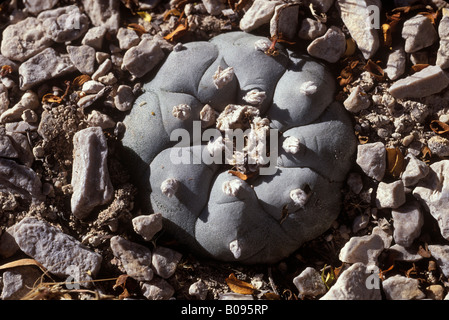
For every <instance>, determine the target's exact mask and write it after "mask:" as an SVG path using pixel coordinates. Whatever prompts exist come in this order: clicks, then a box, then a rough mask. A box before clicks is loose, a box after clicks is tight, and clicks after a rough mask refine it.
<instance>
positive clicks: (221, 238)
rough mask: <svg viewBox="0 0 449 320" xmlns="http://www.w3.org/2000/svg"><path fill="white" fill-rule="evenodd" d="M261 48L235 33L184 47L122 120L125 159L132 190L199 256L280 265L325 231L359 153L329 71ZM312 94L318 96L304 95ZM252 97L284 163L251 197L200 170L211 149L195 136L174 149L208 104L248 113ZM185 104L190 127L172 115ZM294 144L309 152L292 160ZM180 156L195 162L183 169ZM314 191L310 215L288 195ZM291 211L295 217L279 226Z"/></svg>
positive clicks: (241, 185)
mask: <svg viewBox="0 0 449 320" xmlns="http://www.w3.org/2000/svg"><path fill="white" fill-rule="evenodd" d="M258 41H259V42H260V41H266V39H265V38H263V37H258V36H254V35H251V34H247V33H243V32H230V33H225V34H222V35H219V36H217V37H215V38H213V39H212V40H211V41H210V42H190V43H186V44H185V45H184V49H183V50H181V51H174V52H172V53H170V54H169V56H168V57H167V59H166V61H165V62H164V64H163V65H162V66H161V67H160V69H158V72H157V73H156V75H155V77H154V78H153V79H152V81H151V82H149V83H146V84H144V88H143V89H144V94H143V95H141V96H140V97H137V99H136V101H135V103H134V107H133V108H132V109H131V112H130V113H129V115H127V116H126V117H125V119H124V121H123V123H124V124H125V126H126V132H125V135H124V137H123V139H122V142H123V146H124V150H123V155H124V156H125V157H126V158H127V160H126V161H128V163H129V164H130V166H131V167H132V169H133V171H134V172H133V176H134V177H135V178H134V179H135V183H136V184H137V185H139V186H140V187H141V188H142V189H141V190H147V191H145V192H143V196H144V197H146V199H145V200H143V201H144V203H151V205H152V209H153V210H154V212H160V213H161V214H162V215H163V217H164V221H166V222H167V223H166V224H165V223H164V228H165V225H166V226H167V228H166V230H167V232H169V233H171V234H173V235H174V236H175V237H176V238H177V239H178V241H180V243H183V244H184V245H186V246H187V247H188V248H189V249H190V250H191V251H192V252H193V253H197V254H203V255H205V256H207V257H213V258H215V259H219V260H225V261H236V260H237V261H242V262H244V263H261V262H264V263H268V262H269V261H270V262H274V261H277V260H279V259H281V258H282V257H286V256H287V255H289V254H291V253H292V252H293V251H294V250H296V249H297V248H298V246H300V245H301V244H302V243H303V241H306V239H312V238H314V237H316V236H318V235H320V234H322V233H323V232H324V231H326V230H327V229H328V228H329V227H330V225H331V224H332V222H333V221H334V219H335V218H336V216H337V215H338V212H339V211H340V210H339V207H340V197H339V196H338V194H339V193H340V192H339V190H340V188H341V186H342V184H343V183H344V182H345V180H346V175H347V172H348V171H349V169H350V168H351V167H352V165H353V156H354V153H355V149H356V141H355V137H354V133H353V128H352V125H351V123H350V121H349V118H348V115H347V114H346V112H345V110H344V108H343V106H342V105H340V104H338V103H333V88H335V87H334V86H335V83H334V80H333V77H332V76H331V74H330V72H328V71H327V69H326V68H325V67H324V66H323V65H322V64H320V63H318V62H316V61H314V60H313V59H311V58H310V57H309V56H305V55H302V56H297V55H295V54H292V53H291V52H289V51H288V50H285V49H283V48H282V47H281V46H279V50H280V54H279V55H277V56H274V57H273V56H269V55H266V54H264V53H263V52H262V51H260V50H258V49H256V48H255V43H257V42H258ZM131 50H132V49H131ZM243 61H244V62H243ZM219 66H220V67H222V69H223V70H225V69H227V68H228V67H233V68H234V75H235V76H234V77H233V80H231V81H230V82H228V83H227V84H226V85H225V86H224V87H222V88H221V89H217V88H216V86H215V85H214V81H213V75H214V74H215V72H216V71H217V69H218V67H219ZM261 66H263V68H262V67H261ZM174 72H176V74H177V77H176V79H175V80H176V81H174V79H173V74H174ZM237 79H238V81H237ZM262 79H263V80H262ZM305 85H307V88H310V87H311V88H313V90H301V89H304V86H305ZM254 89H257V91H259V92H265V95H266V99H265V100H263V102H262V103H261V105H260V106H259V107H258V108H257V109H256V108H254V109H256V110H260V112H261V114H264V116H265V117H267V118H268V119H269V120H270V121H271V123H270V126H271V127H272V128H276V129H278V130H280V131H281V132H283V133H284V135H282V136H280V137H279V142H278V146H279V148H278V157H277V159H274V158H273V160H272V161H273V162H272V163H276V168H273V169H274V170H273V171H275V172H274V173H273V174H271V173H269V174H267V173H264V174H260V175H259V177H258V178H257V180H256V181H255V182H254V183H253V186H254V188H251V186H250V185H249V184H248V183H247V182H239V181H242V180H239V179H238V178H236V177H235V176H232V175H230V174H228V173H227V171H226V170H219V169H220V167H221V165H220V163H218V162H219V161H217V162H213V161H211V162H212V163H210V162H209V164H208V163H206V162H205V161H202V159H201V154H203V155H206V154H207V153H206V152H207V146H205V145H199V144H196V143H199V142H200V141H198V139H197V138H195V137H196V135H193V134H190V137H193V138H195V143H194V145H193V146H190V140H189V143H188V145H189V146H186V145H187V144H184V146H182V145H177V146H173V142H170V135H171V134H172V132H173V131H174V130H175V129H185V130H187V131H188V132H193V130H194V125H196V124H199V125H200V126H201V121H200V112H201V110H202V109H203V108H204V105H205V104H209V105H210V106H213V109H214V110H216V111H217V112H223V110H225V108H226V107H227V106H228V105H230V104H234V105H235V104H246V103H245V102H244V98H245V97H246V94H247V93H248V92H250V91H251V90H254ZM180 104H183V105H188V106H189V107H190V108H189V110H190V117H189V118H188V119H185V120H181V119H178V118H176V117H175V116H173V113H172V111H173V107H174V106H178V105H180ZM298 106H301V108H298ZM227 110H229V108H228V109H227ZM246 110H249V109H248V108H246ZM148 115H152V116H148ZM217 119H218V118H217ZM194 121H198V123H196V122H194ZM214 131H215V130H214ZM336 132H338V134H336ZM174 133H176V132H174ZM275 136H276V135H274V136H273V137H275ZM287 136H293V137H296V138H298V139H299V140H300V141H301V143H303V145H304V146H305V147H304V148H302V151H299V152H298V153H297V154H291V153H287V152H285V150H284V149H283V148H282V144H283V141H284V140H285V138H286V137H287ZM318 141H319V142H318ZM183 142H186V141H183ZM273 145H274V143H273ZM203 152H204V153H203ZM179 154H183V155H185V159H187V160H188V161H186V163H178V162H177V161H176V160H177V159H176V158H177V157H176V155H179ZM189 160H190V161H189ZM223 169H224V168H223ZM260 169H261V170H262V168H260ZM169 179H173V180H175V181H177V182H176V183H172V184H171V185H169V186H173V185H176V186H177V188H172V189H171V190H172V192H164V191H163V190H161V186H164V187H165V186H166V181H172V180H169ZM148 182H149V183H148ZM223 185H224V186H225V189H224V190H225V191H230V192H229V194H228V193H225V192H224V191H223ZM229 186H231V188H228V187H229ZM235 186H237V187H236V188H233V187H235ZM307 186H308V187H307ZM309 188H310V196H308V195H306V196H305V198H306V199H307V200H305V202H304V203H303V205H304V207H301V206H300V205H297V204H295V203H294V200H293V199H292V197H291V196H290V194H291V192H292V191H295V192H300V190H303V189H306V190H307V192H309ZM163 189H164V190H165V191H167V190H166V188H163ZM174 190H176V191H174ZM303 191H304V190H303ZM233 193H234V195H233ZM304 193H306V192H303V194H304ZM296 194H297V193H296ZM168 195H170V196H168ZM294 195H295V193H294ZM192 199H195V201H192ZM318 199H319V200H318ZM286 204H289V205H291V212H290V213H289V214H288V217H287V218H286V220H285V221H283V222H282V224H280V223H279V221H280V220H281V219H282V215H281V212H282V209H283V208H284V207H285V205H286ZM312 212H313V214H312Z"/></svg>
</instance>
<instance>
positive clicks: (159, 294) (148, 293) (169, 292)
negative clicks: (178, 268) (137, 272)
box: [140, 277, 175, 300]
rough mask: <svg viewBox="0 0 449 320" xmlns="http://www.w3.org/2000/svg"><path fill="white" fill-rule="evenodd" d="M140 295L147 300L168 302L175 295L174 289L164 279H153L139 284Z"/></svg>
mask: <svg viewBox="0 0 449 320" xmlns="http://www.w3.org/2000/svg"><path fill="white" fill-rule="evenodd" d="M140 287H141V289H142V294H143V296H144V297H145V298H147V299H148V300H168V299H170V298H171V297H172V296H173V294H174V293H175V289H174V288H173V287H172V286H171V285H170V284H169V283H168V282H167V281H165V280H164V279H162V278H159V277H154V278H153V280H151V281H150V282H141V283H140Z"/></svg>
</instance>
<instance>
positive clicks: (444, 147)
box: [427, 135, 449, 158]
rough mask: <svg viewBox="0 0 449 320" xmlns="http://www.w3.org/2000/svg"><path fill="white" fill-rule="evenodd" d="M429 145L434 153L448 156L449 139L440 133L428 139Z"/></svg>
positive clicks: (439, 155)
mask: <svg viewBox="0 0 449 320" xmlns="http://www.w3.org/2000/svg"><path fill="white" fill-rule="evenodd" d="M427 146H428V147H429V149H430V152H432V155H436V156H438V157H441V158H443V157H447V156H449V140H448V139H446V138H445V137H442V136H440V135H435V136H433V137H432V138H430V139H429V140H427Z"/></svg>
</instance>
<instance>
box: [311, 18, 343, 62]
mask: <svg viewBox="0 0 449 320" xmlns="http://www.w3.org/2000/svg"><path fill="white" fill-rule="evenodd" d="M345 51H346V38H345V34H344V33H343V31H341V30H340V28H338V27H335V26H331V27H330V28H329V29H328V30H327V31H326V33H325V34H324V35H323V36H321V37H318V38H316V39H315V40H313V41H312V42H311V43H310V44H309V46H308V47H307V52H308V53H309V54H310V55H311V56H313V57H315V58H319V59H323V60H325V61H327V62H330V63H335V62H337V61H338V60H339V59H340V58H341V57H342V56H343V54H344V53H345Z"/></svg>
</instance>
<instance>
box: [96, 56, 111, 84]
mask: <svg viewBox="0 0 449 320" xmlns="http://www.w3.org/2000/svg"><path fill="white" fill-rule="evenodd" d="M111 68H112V61H111V59H106V60H104V61H103V63H102V64H100V65H99V67H98V69H97V70H96V71H95V72H94V74H93V75H92V80H95V81H99V79H100V78H101V77H103V76H105V75H106V74H107V73H108V72H109V70H111Z"/></svg>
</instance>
